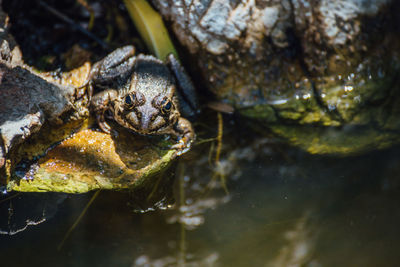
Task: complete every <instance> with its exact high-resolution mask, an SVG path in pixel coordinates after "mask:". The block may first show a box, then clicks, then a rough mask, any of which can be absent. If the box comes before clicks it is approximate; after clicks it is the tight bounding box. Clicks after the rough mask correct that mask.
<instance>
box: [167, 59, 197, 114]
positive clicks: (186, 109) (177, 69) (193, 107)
mask: <svg viewBox="0 0 400 267" xmlns="http://www.w3.org/2000/svg"><path fill="white" fill-rule="evenodd" d="M166 64H167V66H168V67H169V69H170V70H171V72H172V74H173V76H174V77H175V80H176V82H177V84H176V85H177V89H178V98H179V103H180V112H181V114H182V115H183V117H186V118H188V117H191V118H193V117H195V116H196V115H197V114H198V113H199V103H198V98H197V94H196V89H195V87H194V85H193V83H192V80H191V79H190V77H189V75H188V74H187V73H186V71H185V69H184V68H183V66H182V65H181V64H180V63H179V61H178V59H177V58H176V57H175V56H174V55H173V54H169V55H168V56H167V59H166Z"/></svg>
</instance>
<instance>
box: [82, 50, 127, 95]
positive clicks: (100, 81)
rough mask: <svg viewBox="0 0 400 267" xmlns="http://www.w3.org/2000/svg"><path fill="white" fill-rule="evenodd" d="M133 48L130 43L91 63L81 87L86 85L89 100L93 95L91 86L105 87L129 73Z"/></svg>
mask: <svg viewBox="0 0 400 267" xmlns="http://www.w3.org/2000/svg"><path fill="white" fill-rule="evenodd" d="M134 55H135V48H134V46H132V45H128V46H124V47H121V48H118V49H116V50H114V51H113V52H112V53H110V54H109V55H107V56H106V57H105V58H103V59H102V60H100V61H98V62H96V63H95V64H93V67H92V69H91V70H90V73H89V76H88V78H87V79H86V81H85V83H84V84H83V85H82V86H81V87H86V88H87V91H88V96H89V100H90V99H91V97H92V96H93V87H94V86H98V87H107V86H105V85H109V84H110V83H112V82H115V81H118V79H119V78H122V79H123V78H125V77H127V76H128V75H130V74H131V72H132V68H133V65H134V64H135V56H134Z"/></svg>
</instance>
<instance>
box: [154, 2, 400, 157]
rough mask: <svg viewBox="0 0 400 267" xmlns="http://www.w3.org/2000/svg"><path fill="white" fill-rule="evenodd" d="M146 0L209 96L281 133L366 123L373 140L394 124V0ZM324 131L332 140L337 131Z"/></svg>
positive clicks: (397, 44) (397, 47) (399, 60)
mask: <svg viewBox="0 0 400 267" xmlns="http://www.w3.org/2000/svg"><path fill="white" fill-rule="evenodd" d="M152 2H153V3H154V5H155V6H156V7H157V8H158V9H159V11H160V12H161V14H162V15H163V16H164V18H165V19H166V20H168V21H170V22H171V25H172V29H173V30H174V32H175V34H176V36H177V38H178V40H179V41H180V42H181V43H182V44H183V45H184V46H186V47H187V48H188V51H189V52H190V54H191V55H189V56H192V57H193V60H192V61H196V62H197V63H198V68H199V69H200V70H201V77H200V79H202V80H203V81H204V84H205V85H206V86H207V88H208V89H209V90H211V91H212V92H213V93H214V94H215V96H216V98H217V99H218V100H220V101H223V102H227V103H229V104H231V105H233V106H234V107H235V108H236V110H237V111H238V112H240V113H241V114H242V115H245V116H247V117H251V118H254V119H257V120H259V121H262V122H263V123H264V124H266V125H268V127H270V128H272V129H273V131H274V132H276V133H278V134H279V135H281V134H282V133H288V132H290V133H291V134H293V135H294V136H289V135H285V138H288V139H290V140H294V139H293V138H295V137H296V136H302V135H301V134H299V133H298V132H296V131H297V130H296V131H287V128H288V127H289V128H296V127H298V126H302V127H303V126H308V127H312V128H315V127H318V129H326V127H337V130H338V131H337V132H336V134H335V135H336V136H337V138H336V140H338V141H340V140H344V139H343V138H344V137H345V136H344V135H346V133H345V132H343V131H340V128H341V127H345V126H349V125H350V128H353V127H355V128H357V129H358V127H366V126H367V125H368V127H370V128H369V129H370V130H371V131H373V132H374V133H373V134H372V133H369V134H371V136H374V138H372V137H371V138H369V139H371V140H372V139H376V138H375V137H378V136H380V135H381V134H382V133H381V131H382V130H383V131H384V132H385V131H393V130H394V129H398V127H399V125H398V123H396V122H395V120H394V119H393V117H396V114H395V113H390V112H387V111H388V110H392V111H394V110H396V108H394V107H395V106H396V105H397V104H398V103H397V102H398V101H397V99H398V98H397V97H398V94H397V93H396V92H397V91H398V90H396V89H395V88H397V87H398V86H399V82H398V79H397V78H396V77H397V74H396V73H398V71H399V70H400V55H399V53H398V51H400V40H399V36H400V34H399V29H398V27H396V26H395V25H398V24H399V23H400V22H399V19H398V16H397V14H398V13H399V10H400V5H399V4H398V3H396V1H394V0H340V1H333V0H321V1H311V0H283V1H277V0H261V1H255V0H254V1H252V0H248V1H234V0H192V1H168V0H153V1H152ZM193 73H198V72H195V71H194V72H193ZM388 122H390V123H388ZM371 125H374V126H371ZM283 126H284V128H285V130H282V128H281V127H283ZM376 126H377V127H376ZM368 127H367V128H368ZM297 129H298V130H299V131H303V130H300V128H299V127H298V128H297ZM302 129H306V128H304V127H303V128H302ZM357 131H359V130H357ZM315 132H316V131H315ZM329 132H330V134H331V131H330V130H329ZM359 132H360V133H361V132H362V131H359ZM386 134H387V133H386V132H385V133H384V135H386ZM388 135H389V136H391V137H390V138H389V139H391V140H393V139H396V138H395V134H394V133H392V134H388ZM303 136H307V135H306V134H304V135H303ZM331 136H332V135H331ZM342 137H343V138H342ZM341 138H342V139H341ZM354 138H357V137H356V135H355V136H354ZM322 139H323V138H321V139H320V140H322ZM378 139H379V138H378ZM324 140H325V139H324ZM329 140H330V141H329V142H331V143H330V147H331V148H334V147H335V144H334V141H335V139H334V138H331V139H329ZM363 140H366V141H367V139H363ZM381 141H382V140H381ZM381 141H379V142H381ZM296 142H297V143H301V141H300V140H299V139H298V138H297V139H296ZM306 142H308V143H310V142H309V141H306V140H304V143H303V145H304V147H306V148H307V144H306ZM321 142H324V141H321ZM346 143H347V145H345V146H346V148H345V149H343V150H341V151H344V150H346V151H350V150H351V149H350V148H349V147H348V145H349V144H351V143H352V142H351V141H349V140H347V141H346ZM388 143H390V142H388ZM318 146H319V147H320V148H322V147H324V145H323V144H321V143H320V144H318ZM364 146H372V143H369V144H368V145H367V144H364ZM361 147H362V145H361V144H360V145H359V148H361ZM307 149H308V148H307ZM309 150H310V149H309ZM338 150H340V149H338ZM357 150H358V149H357ZM313 151H316V150H313ZM318 151H320V152H321V151H322V152H323V149H318Z"/></svg>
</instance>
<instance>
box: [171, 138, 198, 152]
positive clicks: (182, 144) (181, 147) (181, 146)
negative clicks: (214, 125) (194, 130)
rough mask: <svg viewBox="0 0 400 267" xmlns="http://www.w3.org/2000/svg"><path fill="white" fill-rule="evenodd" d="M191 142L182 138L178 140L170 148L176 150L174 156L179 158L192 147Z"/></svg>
mask: <svg viewBox="0 0 400 267" xmlns="http://www.w3.org/2000/svg"><path fill="white" fill-rule="evenodd" d="M192 143H193V140H188V139H187V138H185V137H183V138H181V139H179V141H178V143H177V144H175V145H173V146H172V147H171V148H172V149H175V150H176V155H178V156H180V155H182V154H184V153H186V152H188V151H189V150H190V148H191V147H192Z"/></svg>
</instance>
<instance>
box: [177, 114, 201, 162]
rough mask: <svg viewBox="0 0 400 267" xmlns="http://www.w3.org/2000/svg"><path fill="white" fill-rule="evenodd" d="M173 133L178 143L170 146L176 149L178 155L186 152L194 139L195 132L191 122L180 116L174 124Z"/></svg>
mask: <svg viewBox="0 0 400 267" xmlns="http://www.w3.org/2000/svg"><path fill="white" fill-rule="evenodd" d="M174 130H175V135H176V136H177V137H178V143H177V144H175V145H173V146H172V148H174V149H176V150H177V154H178V155H182V154H183V153H186V152H187V151H188V150H189V149H190V146H191V145H192V143H193V141H194V139H195V137H196V136H195V133H194V130H193V127H192V124H191V123H190V122H189V121H188V120H187V119H185V118H183V117H180V118H179V119H178V121H177V122H176V124H175V125H174Z"/></svg>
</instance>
